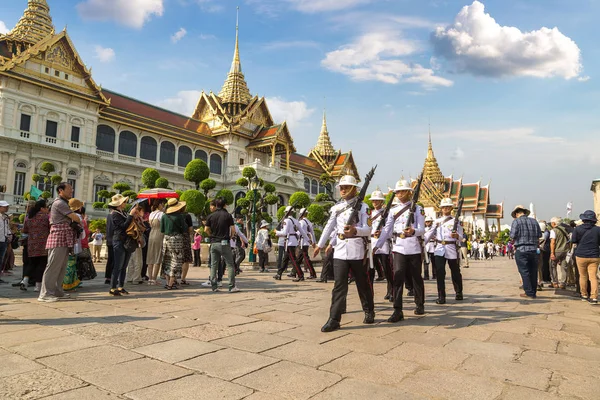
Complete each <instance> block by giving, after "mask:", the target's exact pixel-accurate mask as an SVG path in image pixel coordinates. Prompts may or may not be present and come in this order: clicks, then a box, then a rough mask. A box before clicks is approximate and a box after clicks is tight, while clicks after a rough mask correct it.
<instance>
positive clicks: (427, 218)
mask: <svg viewBox="0 0 600 400" xmlns="http://www.w3.org/2000/svg"><path fill="white" fill-rule="evenodd" d="M425 222H433V217H432V216H431V215H428V216H426V217H425Z"/></svg>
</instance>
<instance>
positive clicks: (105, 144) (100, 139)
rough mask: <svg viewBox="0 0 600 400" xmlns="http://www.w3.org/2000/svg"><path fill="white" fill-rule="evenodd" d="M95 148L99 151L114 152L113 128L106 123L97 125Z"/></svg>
mask: <svg viewBox="0 0 600 400" xmlns="http://www.w3.org/2000/svg"><path fill="white" fill-rule="evenodd" d="M96 148H97V149H98V150H101V151H108V152H111V153H114V152H115V130H114V129H113V128H111V127H110V126H108V125H98V130H97V132H96Z"/></svg>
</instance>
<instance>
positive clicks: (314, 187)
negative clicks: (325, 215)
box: [310, 179, 319, 194]
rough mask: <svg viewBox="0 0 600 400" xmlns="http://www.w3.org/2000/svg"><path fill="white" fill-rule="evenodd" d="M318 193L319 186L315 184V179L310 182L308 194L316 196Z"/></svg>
mask: <svg viewBox="0 0 600 400" xmlns="http://www.w3.org/2000/svg"><path fill="white" fill-rule="evenodd" d="M318 191H319V184H318V183H317V180H316V179H313V180H311V181H310V193H312V194H317V192H318Z"/></svg>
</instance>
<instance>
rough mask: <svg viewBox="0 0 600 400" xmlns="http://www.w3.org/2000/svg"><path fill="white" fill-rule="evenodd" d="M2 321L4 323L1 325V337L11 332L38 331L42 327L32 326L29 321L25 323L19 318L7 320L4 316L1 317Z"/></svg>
mask: <svg viewBox="0 0 600 400" xmlns="http://www.w3.org/2000/svg"><path fill="white" fill-rule="evenodd" d="M0 320H1V321H2V323H1V324H0V337H1V335H3V334H5V333H9V332H15V331H24V330H30V329H37V328H40V327H41V325H38V324H32V323H31V322H29V321H23V320H21V319H17V318H6V317H4V316H0ZM0 345H1V342H0Z"/></svg>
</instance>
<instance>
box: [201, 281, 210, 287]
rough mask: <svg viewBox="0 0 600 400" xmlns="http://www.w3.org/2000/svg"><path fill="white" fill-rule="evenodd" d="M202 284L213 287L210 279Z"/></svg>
mask: <svg viewBox="0 0 600 400" xmlns="http://www.w3.org/2000/svg"><path fill="white" fill-rule="evenodd" d="M200 286H203V287H212V283H210V281H206V282H203V283H202V285H200Z"/></svg>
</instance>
